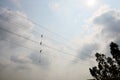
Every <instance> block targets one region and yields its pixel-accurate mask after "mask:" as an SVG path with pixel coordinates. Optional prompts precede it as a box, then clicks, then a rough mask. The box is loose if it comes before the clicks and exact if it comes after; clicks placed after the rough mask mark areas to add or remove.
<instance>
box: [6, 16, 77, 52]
mask: <svg viewBox="0 0 120 80" xmlns="http://www.w3.org/2000/svg"><path fill="white" fill-rule="evenodd" d="M12 17H14V16H12ZM7 23H12V22H8V21H7ZM12 24H15V25H18V26H19V25H21V26H24V25H22V24H17V23H12ZM18 29H20V28H18ZM33 31H34V32H36V33H40V32H37V31H35V30H33ZM47 38H48V39H50V40H52V41H54V42H58V41H57V40H54V39H52V38H49V37H47ZM59 43H60V42H59ZM61 44H63V43H61ZM63 45H64V46H65V47H66V48H69V49H70V50H71V49H72V50H74V51H76V50H77V49H74V48H72V47H70V46H68V45H65V44H63Z"/></svg>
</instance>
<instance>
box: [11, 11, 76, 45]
mask: <svg viewBox="0 0 120 80" xmlns="http://www.w3.org/2000/svg"><path fill="white" fill-rule="evenodd" d="M9 10H12V9H9ZM18 15H19V14H18ZM11 16H12V15H11ZM19 16H21V15H19ZM21 17H23V18H25V19H27V20H28V21H31V22H32V23H33V24H35V25H37V26H38V27H39V28H42V29H44V30H46V31H48V32H49V33H52V34H54V35H56V36H59V37H61V39H63V40H65V41H68V40H69V39H67V38H65V37H63V36H62V35H60V34H58V33H56V32H53V31H51V30H50V29H48V28H46V27H45V26H43V25H41V24H38V23H36V22H34V21H33V20H31V19H30V18H28V17H27V18H26V17H24V16H21ZM73 45H75V44H73ZM76 45H77V44H76Z"/></svg>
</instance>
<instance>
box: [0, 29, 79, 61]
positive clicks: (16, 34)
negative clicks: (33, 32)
mask: <svg viewBox="0 0 120 80" xmlns="http://www.w3.org/2000/svg"><path fill="white" fill-rule="evenodd" d="M0 29H1V30H3V31H5V32H8V33H10V34H13V35H16V36H18V37H21V38H24V39H26V40H29V41H31V42H34V43H35V44H39V42H37V41H34V40H32V39H29V38H26V37H24V36H22V35H20V34H17V33H15V32H12V31H9V30H7V29H4V28H2V27H0ZM43 45H44V46H45V47H47V48H50V49H53V50H55V51H58V52H61V53H63V54H68V55H71V56H73V57H76V58H79V57H77V56H75V55H73V54H70V53H67V52H64V51H61V50H59V49H56V48H53V47H51V46H49V45H46V44H43ZM79 59H80V58H79Z"/></svg>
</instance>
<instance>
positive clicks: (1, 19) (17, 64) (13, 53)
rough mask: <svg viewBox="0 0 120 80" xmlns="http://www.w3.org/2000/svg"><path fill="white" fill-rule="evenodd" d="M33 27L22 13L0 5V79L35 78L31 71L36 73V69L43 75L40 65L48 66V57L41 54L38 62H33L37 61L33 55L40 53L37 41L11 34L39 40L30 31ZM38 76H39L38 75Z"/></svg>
mask: <svg viewBox="0 0 120 80" xmlns="http://www.w3.org/2000/svg"><path fill="white" fill-rule="evenodd" d="M34 27H35V25H34V24H33V23H32V22H31V21H29V20H28V18H27V16H26V15H25V14H24V13H21V12H19V11H12V10H9V9H7V8H3V7H0V47H1V51H0V80H9V79H11V80H16V79H17V80H20V77H21V78H22V79H21V80H34V79H36V80H37V78H35V76H33V73H36V72H37V70H38V71H40V72H38V73H41V72H43V73H41V74H40V75H44V70H42V66H44V67H45V64H46V66H48V65H47V64H49V63H47V62H48V59H47V58H46V57H44V56H41V57H39V59H40V61H41V62H40V64H35V62H37V61H36V59H35V58H36V57H34V56H36V55H37V56H38V55H39V54H40V53H39V49H40V48H39V43H38V45H37V44H35V43H33V42H31V41H29V40H26V39H24V38H21V37H20V36H17V35H15V34H13V33H16V34H20V35H22V36H25V37H27V38H29V39H32V40H39V38H38V37H35V36H34V34H33V33H32V30H33V28H34ZM6 30H8V31H6ZM9 31H10V32H13V33H10V32H9ZM20 45H21V46H20ZM23 46H24V47H23ZM25 47H28V48H25ZM33 53H34V54H33ZM30 56H31V57H30ZM44 60H45V61H44ZM41 63H42V64H41ZM38 65H39V67H38ZM35 69H36V70H35ZM33 70H35V71H33ZM23 74H24V75H23ZM25 74H29V76H30V75H31V76H32V77H29V76H27V75H25ZM6 76H7V77H6ZM38 77H39V78H40V76H38Z"/></svg>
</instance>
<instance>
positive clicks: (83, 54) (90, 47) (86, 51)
mask: <svg viewBox="0 0 120 80" xmlns="http://www.w3.org/2000/svg"><path fill="white" fill-rule="evenodd" d="M98 49H99V46H98V44H96V43H89V44H85V45H84V46H83V47H82V48H81V50H80V51H79V53H80V55H78V56H80V59H82V60H85V59H87V58H90V57H91V54H92V53H94V52H95V51H97V50H98Z"/></svg>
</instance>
